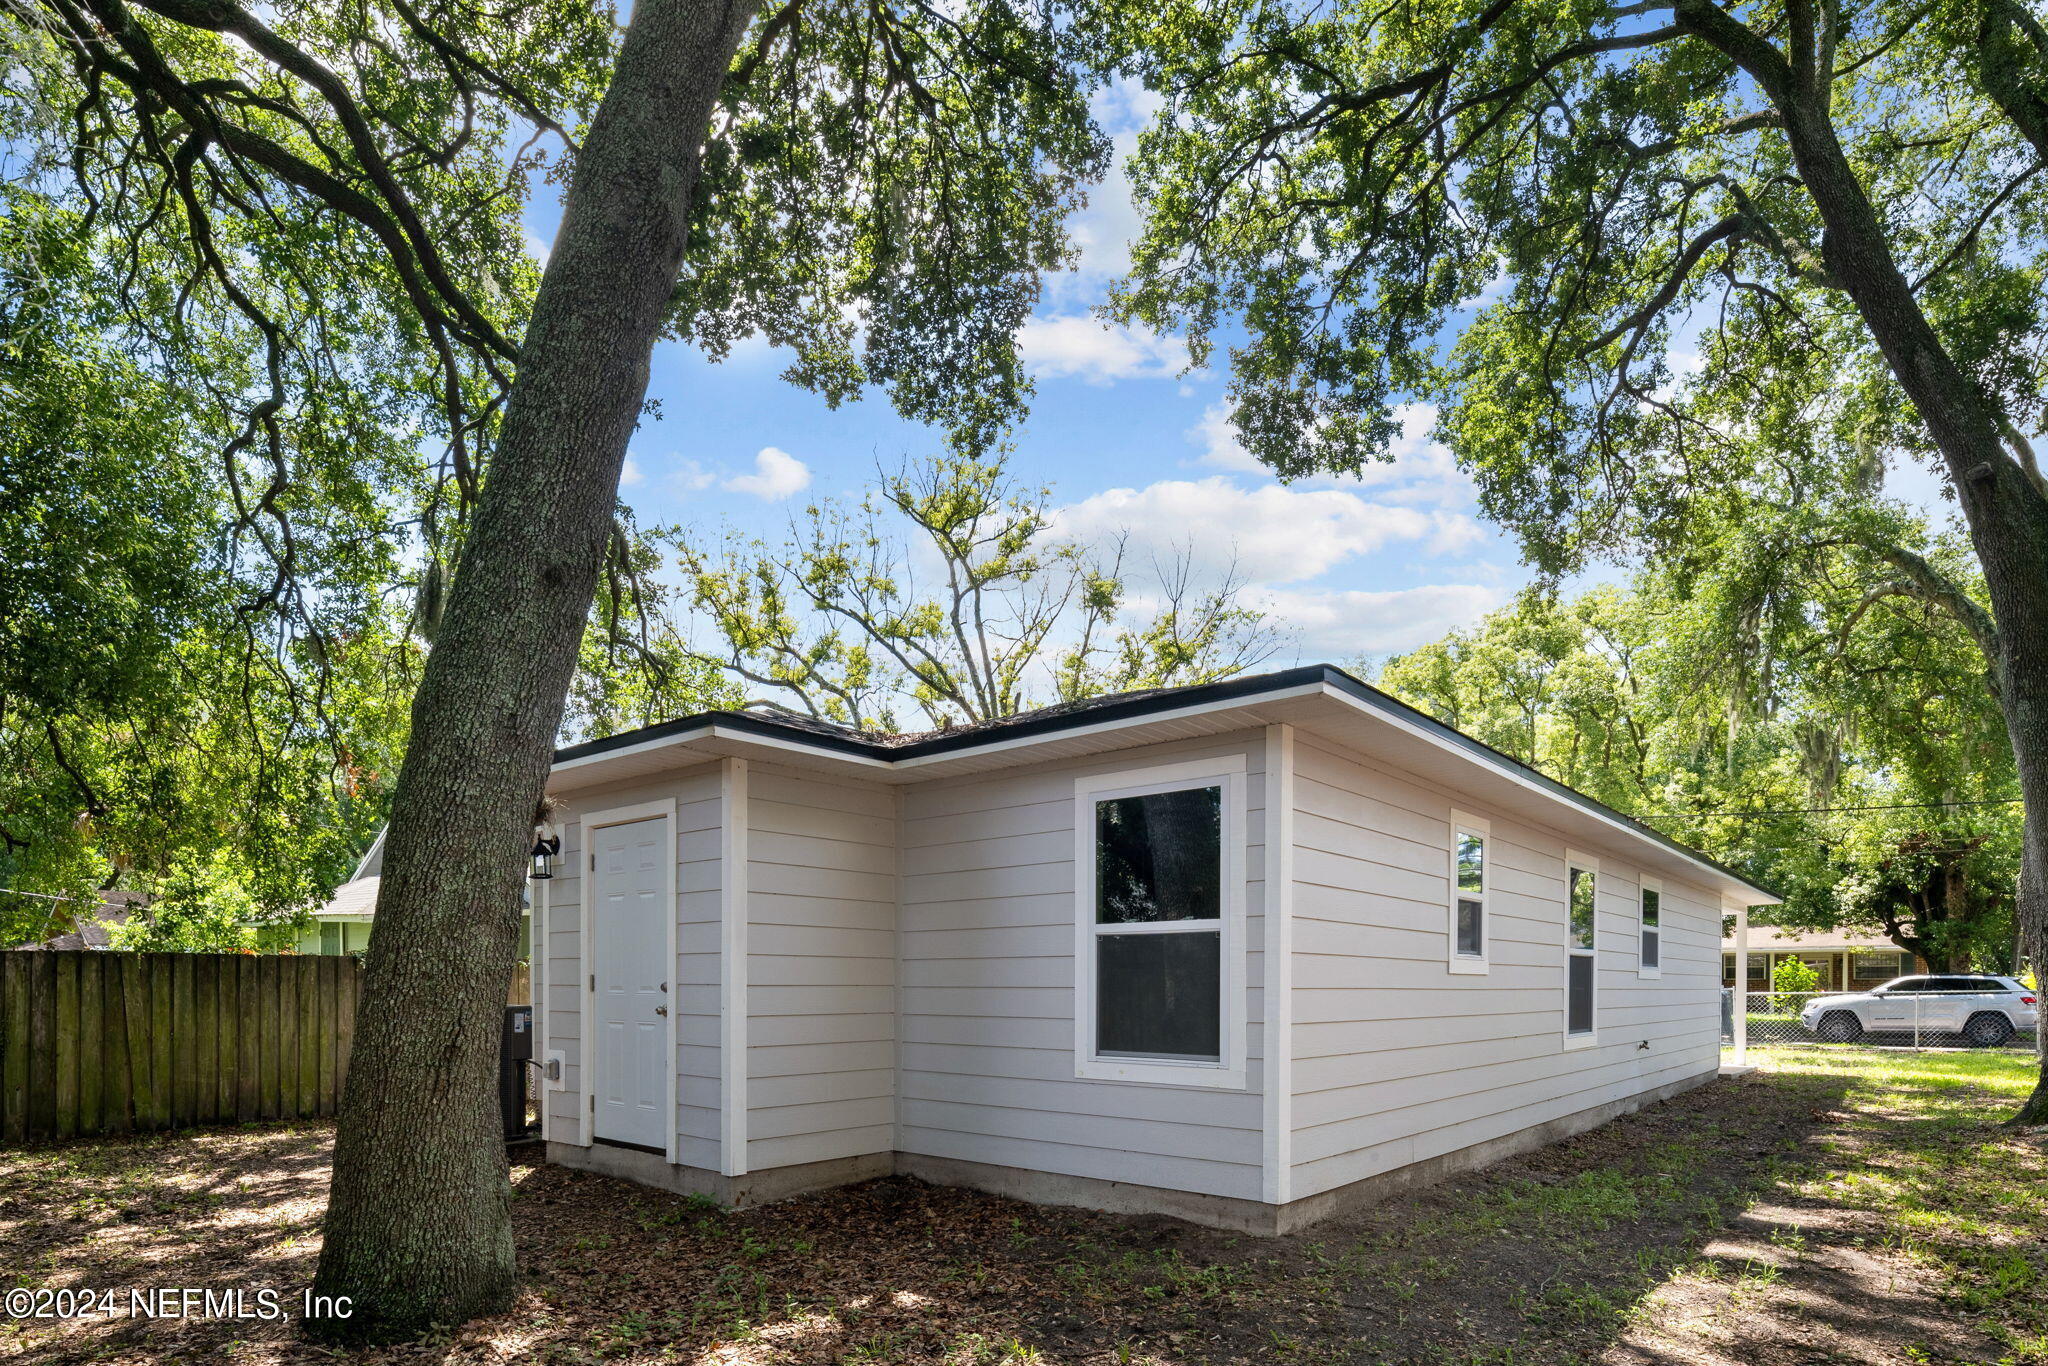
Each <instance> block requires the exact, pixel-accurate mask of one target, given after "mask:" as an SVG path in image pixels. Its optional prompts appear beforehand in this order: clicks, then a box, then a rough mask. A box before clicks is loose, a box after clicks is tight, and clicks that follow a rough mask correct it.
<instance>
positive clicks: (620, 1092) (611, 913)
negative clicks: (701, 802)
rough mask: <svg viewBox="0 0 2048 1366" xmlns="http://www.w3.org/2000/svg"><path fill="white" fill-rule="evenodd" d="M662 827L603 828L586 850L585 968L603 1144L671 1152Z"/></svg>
mask: <svg viewBox="0 0 2048 1366" xmlns="http://www.w3.org/2000/svg"><path fill="white" fill-rule="evenodd" d="M668 826H669V823H668V819H667V818H666V817H662V816H656V817H654V818H652V819H650V820H640V821H633V822H631V823H629V824H625V825H604V826H599V827H598V828H597V829H596V831H595V832H593V834H592V838H591V849H592V853H593V854H594V855H595V856H596V860H597V866H596V868H595V869H594V870H592V872H591V892H590V894H591V896H592V898H593V900H592V903H591V905H592V912H593V914H592V916H591V938H592V939H593V940H594V941H595V942H594V944H593V946H592V954H591V967H592V971H593V973H594V978H595V980H594V984H593V986H592V988H591V994H592V996H593V997H594V998H595V1001H594V1005H595V1014H596V1021H597V1039H596V1043H597V1052H596V1057H595V1059H594V1061H595V1064H596V1072H597V1075H596V1076H595V1077H594V1078H593V1079H592V1081H591V1087H592V1092H591V1093H592V1095H594V1096H595V1097H596V1100H597V1104H596V1107H595V1110H594V1112H593V1116H592V1117H593V1120H594V1122H595V1126H596V1127H595V1129H594V1130H593V1132H594V1133H595V1134H596V1136H597V1137H599V1138H605V1139H610V1140H612V1141H613V1142H616V1143H631V1144H634V1145H635V1146H637V1147H642V1148H652V1149H654V1150H655V1151H657V1152H666V1151H667V1150H668V1129H669V1118H670V1117H669V1116H667V1115H666V1114H665V1111H666V1110H667V1108H668V1070H667V1069H669V1068H670V1067H673V1066H674V1065H675V1059H674V1058H672V1057H670V1056H669V1055H668V1012H669V1008H670V993H669V975H670V973H671V972H672V971H673V969H672V968H671V966H670V965H669V964H668V963H667V962H666V961H665V960H666V959H667V956H668V918H669V917H671V916H673V915H674V914H675V907H674V906H672V905H669V904H668V879H669V870H668V868H667V867H666V866H665V864H666V863H668V862H673V860H674V859H675V850H674V849H673V848H671V847H670V841H669V835H668Z"/></svg>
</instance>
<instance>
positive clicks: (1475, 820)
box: [1445, 811, 1493, 973]
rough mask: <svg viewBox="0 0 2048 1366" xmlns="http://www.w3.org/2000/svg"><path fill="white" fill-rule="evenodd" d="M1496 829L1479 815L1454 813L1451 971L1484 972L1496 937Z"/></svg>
mask: <svg viewBox="0 0 2048 1366" xmlns="http://www.w3.org/2000/svg"><path fill="white" fill-rule="evenodd" d="M1492 854H1493V827H1492V826H1491V825H1490V824H1489V823H1488V822H1487V821H1486V820H1484V819H1483V818H1481V817H1479V816H1471V815H1467V814H1466V813H1465V812H1463V811H1453V812H1451V849H1450V860H1451V865H1450V866H1451V886H1450V896H1449V897H1448V898H1447V903H1448V904H1447V905H1446V907H1445V910H1446V914H1447V916H1448V922H1447V924H1446V927H1445V928H1446V932H1447V934H1448V935H1449V945H1448V950H1449V951H1448V959H1447V961H1448V963H1449V966H1450V969H1451V971H1452V972H1460V973H1483V972H1485V971H1486V965H1487V952H1488V948H1489V944H1490V941H1491V938H1492V934H1493V926H1492V925H1491V924H1490V923H1489V920H1490V917H1491V913H1492V910H1493V898H1492V895H1491V892H1490V889H1489V887H1488V882H1489V881H1490V879H1491V875H1492V870H1491V868H1490V866H1489V865H1490V864H1491V863H1492Z"/></svg>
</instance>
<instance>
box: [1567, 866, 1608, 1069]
mask: <svg viewBox="0 0 2048 1366" xmlns="http://www.w3.org/2000/svg"><path fill="white" fill-rule="evenodd" d="M1599 976H1600V861H1599V860H1598V859H1595V858H1589V857H1587V856H1586V855H1584V854H1575V853H1573V852H1572V851H1571V850H1569V849H1567V850H1565V854H1564V1046H1565V1047H1566V1048H1586V1047H1589V1046H1591V1045H1592V1044H1593V1043H1594V1042H1595V1040H1596V1037H1597V1031H1596V1028H1595V1026H1596V1023H1597V1021H1598V1018H1599V1017H1598V1015H1597V1014H1596V1013H1595V1010H1596V1006H1597V1001H1596V999H1595V997H1596V994H1597V992H1598V990H1599V980H1598V979H1599Z"/></svg>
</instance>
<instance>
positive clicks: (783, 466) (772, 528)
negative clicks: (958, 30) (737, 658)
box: [528, 89, 1528, 667]
mask: <svg viewBox="0 0 2048 1366" xmlns="http://www.w3.org/2000/svg"><path fill="white" fill-rule="evenodd" d="M1145 112H1146V111H1145V110H1144V109H1143V108H1142V107H1140V106H1139V104H1138V102H1137V101H1136V100H1134V99H1133V97H1132V95H1131V93H1130V92H1129V91H1127V90H1121V89H1119V90H1112V91H1110V92H1107V93H1106V94H1105V95H1104V96H1103V97H1102V99H1101V100H1100V101H1099V102H1098V113H1099V116H1100V117H1101V119H1102V121H1103V125H1104V127H1105V129H1106V130H1107V131H1108V132H1110V133H1111V134H1112V135H1113V136H1114V137H1115V138H1116V141H1117V144H1118V148H1119V156H1120V157H1121V155H1122V154H1123V153H1124V152H1127V151H1128V150H1129V147H1130V144H1131V141H1132V138H1133V135H1134V133H1135V130H1136V128H1137V127H1138V126H1139V123H1140V121H1141V119H1142V117H1143V116H1144V114H1145ZM1090 198H1091V203H1090V205H1089V208H1088V209H1087V210H1086V211H1085V212H1083V213H1082V214H1081V215H1080V216H1079V217H1078V218H1077V219H1076V220H1075V221H1074V222H1073V223H1072V225H1071V228H1072V231H1073V232H1074V234H1075V237H1076V240H1077V241H1078V242H1079V244H1080V246H1081V260H1080V264H1079V267H1078V269H1077V270H1075V271H1074V272H1072V273H1069V274H1066V275H1062V276H1060V277H1058V278H1055V279H1050V280H1048V281H1047V283H1046V290H1045V297H1044V299H1043V300H1042V302H1041V303H1040V306H1039V309H1038V312H1037V315H1036V316H1035V317H1034V319H1033V321H1032V323H1031V324H1030V326H1029V327H1028V328H1027V329H1026V331H1025V333H1024V335H1023V338H1022V343H1023V348H1024V354H1025V356H1026V359H1027V361H1028V363H1029V364H1030V366H1031V369H1032V371H1033V373H1034V375H1035V377H1036V379H1037V385H1038V393H1037V397H1036V399H1035V401H1034V403H1033V405H1032V411H1031V414H1030V416H1029V418H1028V419H1027V420H1026V421H1025V422H1024V424H1023V425H1022V426H1020V427H1019V428H1018V429H1017V430H1016V431H1015V432H1014V434H1013V439H1014V444H1015V452H1016V453H1015V456H1014V457H1013V460H1012V469H1013V471H1014V473H1015V474H1016V475H1017V476H1018V478H1019V479H1020V480H1021V481H1022V482H1025V483H1027V484H1032V485H1036V484H1041V483H1044V484H1050V485H1052V486H1053V489H1054V494H1055V501H1056V503H1057V504H1058V505H1059V507H1060V509H1061V511H1060V514H1059V526H1060V529H1061V530H1062V531H1063V532H1065V533H1067V534H1070V535H1073V536H1076V537H1079V538H1083V539H1088V540H1096V539H1105V538H1110V537H1114V536H1116V535H1119V534H1124V535H1127V536H1128V537H1129V541H1128V546H1129V550H1130V551H1131V552H1132V556H1133V559H1134V560H1135V561H1136V562H1139V563H1143V562H1146V556H1147V555H1148V553H1151V554H1155V555H1156V556H1158V557H1160V558H1167V559H1170V558H1171V557H1172V556H1173V555H1174V554H1175V553H1176V552H1178V551H1179V550H1180V549H1182V548H1184V547H1185V548H1189V549H1191V550H1192V553H1193V555H1194V557H1195V560H1196V563H1197V566H1198V567H1206V568H1207V569H1208V570H1209V572H1210V573H1211V574H1220V573H1222V572H1223V571H1224V569H1225V568H1226V567H1228V566H1231V565H1235V567H1236V569H1237V570H1238V572H1239V573H1240V574H1241V575H1242V576H1244V577H1245V578H1246V579H1247V580H1248V581H1249V585H1250V586H1249V589H1248V591H1247V597H1248V600H1249V601H1252V602H1255V603H1258V604H1261V605H1263V606H1266V607H1267V608H1268V609H1269V610H1270V611H1271V612H1272V614H1273V615H1274V616H1275V617H1277V618H1278V619H1279V620H1281V621H1282V622H1283V623H1284V624H1285V625H1286V626H1287V627H1288V628H1289V630H1290V631H1291V634H1292V638H1291V639H1290V640H1289V642H1288V643H1287V645H1286V646H1284V647H1283V649H1282V651H1281V653H1280V654H1279V655H1278V656H1277V657H1275V658H1274V659H1273V660H1272V661H1271V663H1272V665H1273V666H1274V667H1279V666H1284V665H1286V664H1290V663H1295V662H1309V661H1317V660H1331V661H1338V662H1342V661H1346V660H1350V659H1353V658H1355V657H1357V656H1359V655H1362V654H1373V655H1382V654H1385V653H1388V652H1392V651H1398V650H1403V649H1408V648H1412V647H1413V646H1415V645H1419V644H1421V643H1423V642H1425V641H1428V640H1433V639H1435V638H1436V637H1438V636H1440V635H1442V634H1443V633H1444V632H1445V631H1448V630H1450V629H1451V628H1453V627H1457V626H1463V625H1468V624H1470V623H1471V622H1473V621H1475V620H1476V619H1477V618H1478V617H1479V616H1481V615H1482V614H1483V613H1485V612H1486V611H1487V610H1488V609H1490V608H1492V607H1494V606H1496V605H1498V604H1500V603H1502V602H1504V601H1506V600H1507V598H1509V597H1510V596H1512V594H1513V593H1514V591H1515V589H1516V588H1517V587H1519V586H1520V585H1521V584H1522V583H1523V582H1525V581H1526V579H1527V577H1528V575H1527V573H1526V571H1525V570H1524V569H1523V568H1522V567H1521V565H1520V564H1519V562H1518V557H1517V555H1516V552H1515V549H1514V547H1513V546H1512V544H1510V543H1509V542H1508V540H1507V539H1506V538H1505V537H1503V536H1502V535H1501V534H1500V533H1499V532H1498V531H1497V530H1496V529H1495V528H1493V527H1491V526H1490V525H1487V524H1485V523H1484V522H1482V521H1481V520H1480V519H1479V517H1478V514H1477V510H1476V508H1475V506H1474V503H1473V497H1472V489H1471V486H1470V484H1469V482H1468V481H1467V480H1466V479H1465V478H1464V477H1463V476H1462V475H1460V474H1459V473H1458V471H1457V470H1456V468H1455V466H1454V464H1453V463H1452V461H1451V460H1450V458H1449V455H1448V453H1447V452H1445V451H1444V450H1442V449H1441V448H1440V447H1437V446H1435V445H1433V444H1432V443H1430V442H1429V441H1427V440H1426V438H1425V437H1424V435H1423V433H1424V432H1426V430H1427V428H1428V426H1429V424H1430V414H1429V413H1428V412H1427V411H1424V410H1420V409H1413V410H1408V411H1406V412H1404V413H1403V417H1404V418H1405V420H1406V424H1405V425H1406V431H1407V436H1406V439H1404V441H1403V442H1402V443H1401V445H1400V448H1399V451H1398V458H1397V459H1396V460H1395V461H1394V462H1393V463H1391V464H1389V465H1384V466H1378V467H1375V468H1373V469H1370V470H1368V471H1367V472H1366V473H1365V475H1364V476H1363V478H1362V479H1317V480H1309V481H1299V482H1297V483H1295V484H1293V485H1282V484H1280V483H1279V482H1277V481H1276V480H1274V479H1273V478H1272V477H1271V476H1270V475H1268V474H1266V473H1265V472H1264V471H1263V470H1262V469H1260V468H1259V467H1258V466H1257V465H1256V464H1255V463H1254V462H1252V461H1251V460H1250V459H1249V458H1247V457H1246V456H1245V454H1244V452H1243V451H1242V449H1241V448H1240V447H1239V446H1238V445H1237V443H1236V440H1235V438H1234V435H1233V434H1232V432H1231V430H1230V426H1229V422H1228V415H1227V410H1226V406H1225V400H1224V388H1225V385H1224V380H1225V376H1224V375H1223V374H1222V373H1221V372H1220V371H1210V372H1197V373H1193V374H1185V373H1182V372H1183V371H1184V370H1185V368H1186V359H1187V358H1186V350H1185V347H1184V346H1183V345H1182V343H1181V342H1180V341H1179V339H1177V338H1172V337H1159V336H1153V335H1149V334H1146V333H1143V332H1133V331H1130V330H1127V329H1117V328H1109V327H1105V326H1104V325H1103V324H1102V323H1101V322H1099V321H1098V320H1096V319H1095V318H1094V317H1092V316H1091V314H1090V309H1091V307H1092V306H1093V305H1095V304H1097V303H1099V302H1100V301H1101V299H1102V298H1103V295H1104V291H1105V288H1106V286H1107V284H1108V282H1109V281H1110V280H1112V279H1114V278H1115V277H1116V276H1117V275H1118V274H1119V273H1120V272H1121V271H1122V269H1123V268H1124V267H1125V265H1126V264H1127V257H1126V254H1125V250H1126V244H1127V243H1128V242H1129V240H1130V238H1131V237H1132V236H1133V235H1135V232H1136V227H1137V218H1136V215H1135V213H1134V212H1133V210H1132V208H1131V204H1130V200H1129V195H1128V192H1127V189H1126V187H1125V185H1124V183H1123V181H1122V178H1121V176H1120V174H1117V173H1114V172H1113V173H1112V174H1111V176H1110V178H1109V179H1108V181H1107V182H1106V183H1104V184H1103V185H1100V186H1098V187H1096V188H1095V190H1094V191H1093V192H1092V193H1091V196H1090ZM558 213H559V206H558V204H557V203H556V202H555V200H554V197H553V195H552V194H551V193H548V192H543V193H542V194H540V195H538V196H536V198H535V200H534V202H533V203H532V205H531V206H530V209H529V216H528V217H529V229H530V232H531V234H532V236H533V239H534V244H535V248H536V250H537V251H544V250H545V244H546V242H547V241H548V240H549V239H550V238H551V237H552V235H553V228H554V222H555V220H556V218H557V216H558ZM787 361H788V357H787V356H786V355H784V354H782V353H779V352H777V351H775V350H774V349H772V348H770V347H767V346H766V345H763V344H749V345H743V346H741V347H739V348H736V349H735V351H734V353H733V354H732V356H731V357H729V358H728V359H727V360H726V361H725V362H723V363H720V364H712V363H711V362H709V361H708V360H706V359H705V358H704V357H703V356H702V355H701V354H700V353H698V352H697V351H696V350H695V349H694V348H691V347H687V346H683V345H680V344H677V343H672V342H670V343H663V344H662V345H661V346H660V347H659V348H658V349H657V350H656V352H655V354H654V360H653V371H652V380H651V384H650V389H649V394H650V397H652V398H654V399H657V400H659V401H660V403H661V407H662V410H663V413H664V416H663V418H662V419H661V420H659V421H651V422H649V423H647V424H646V425H644V426H643V427H642V429H641V431H640V432H639V433H638V435H637V436H636V437H635V439H634V441H633V444H632V447H631V448H630V453H629V457H628V464H627V469H626V475H625V482H624V486H623V488H622V494H623V496H624V497H625V499H626V500H627V501H628V502H629V503H630V504H632V506H633V507H634V509H635V511H636V512H638V513H639V515H640V516H641V518H642V520H643V521H648V522H681V523H683V524H684V525H686V526H687V527H689V528H691V530H692V531H693V532H694V533H695V534H696V536H697V537H698V539H699V540H700V541H703V542H706V543H709V542H713V541H716V540H717V539H718V538H719V537H720V536H721V535H722V533H723V532H724V531H725V530H726V529H728V528H731V529H736V530H738V531H741V532H743V533H747V534H758V535H766V536H771V537H772V536H773V535H774V534H775V533H777V532H779V531H780V530H781V529H782V528H784V527H785V526H786V525H787V524H788V522H789V519H790V518H791V517H792V516H793V515H799V514H801V512H802V510H803V508H804V506H805V505H806V504H807V503H808V502H810V501H813V500H816V499H818V498H820V497H848V498H858V496H859V495H860V493H861V491H862V489H863V488H864V486H865V485H867V484H868V483H869V482H870V481H871V480H872V478H873V475H874V471H875V468H876V466H877V464H878V463H879V464H881V465H882V466H884V467H890V468H893V467H894V466H895V465H896V464H897V463H899V461H900V460H901V459H902V458H904V457H906V456H921V455H929V454H936V453H938V452H940V450H941V449H942V446H941V443H940V441H939V439H938V436H937V434H936V433H934V432H933V431H931V430H929V429H927V428H924V427H922V426H919V425H917V424H913V423H908V422H905V421H903V420H902V419H901V418H899V417H898V416H897V415H896V414H895V413H894V411H893V410H892V409H891V408H890V406H889V404H888V401H887V400H886V398H884V397H882V396H880V395H878V394H877V395H871V396H870V397H868V398H867V399H865V400H863V401H862V402H859V403H855V404H849V405H846V406H843V407H841V408H840V409H839V410H837V411H836V412H835V411H833V410H831V409H829V408H828V407H827V406H826V405H825V403H824V402H823V401H822V400H820V399H818V398H816V397H814V396H813V395H810V394H808V393H806V392H804V391H803V390H801V389H799V388H797V387H795V386H793V385H790V384H787V383H785V382H783V381H782V380H781V379H780V378H779V376H780V373H781V371H782V369H783V367H784V366H785V365H786V364H787Z"/></svg>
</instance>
